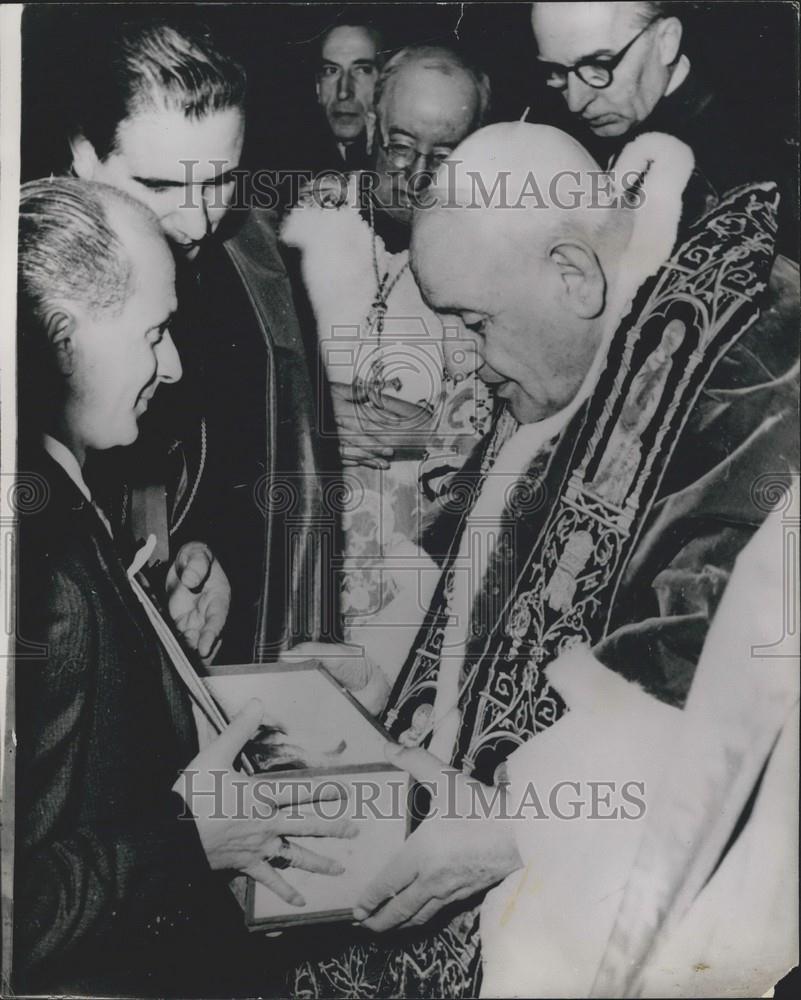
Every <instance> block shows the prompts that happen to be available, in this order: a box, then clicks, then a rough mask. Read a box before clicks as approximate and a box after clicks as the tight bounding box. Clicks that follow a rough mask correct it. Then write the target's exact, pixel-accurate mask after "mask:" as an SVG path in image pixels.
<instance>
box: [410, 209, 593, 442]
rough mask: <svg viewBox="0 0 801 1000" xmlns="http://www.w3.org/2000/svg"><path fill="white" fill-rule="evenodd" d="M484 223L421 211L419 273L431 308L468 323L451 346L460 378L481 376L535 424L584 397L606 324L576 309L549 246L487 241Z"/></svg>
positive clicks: (415, 264)
mask: <svg viewBox="0 0 801 1000" xmlns="http://www.w3.org/2000/svg"><path fill="white" fill-rule="evenodd" d="M475 216H476V213H471V212H470V210H469V209H465V210H453V209H447V208H443V209H441V210H438V211H435V212H432V213H427V212H425V211H421V212H419V213H418V214H417V216H416V218H415V226H414V238H413V242H412V268H413V271H414V274H415V277H416V278H417V281H418V284H419V285H420V289H421V291H422V293H423V296H424V298H425V299H426V301H427V302H428V303H429V305H430V306H431V307H432V308H433V309H435V310H436V311H438V312H441V313H445V314H452V315H456V316H458V317H459V318H460V319H461V321H462V324H463V325H464V328H465V335H464V339H463V340H461V341H458V342H457V341H454V342H451V343H446V345H445V346H446V352H445V353H446V364H447V366H448V368H449V370H450V371H451V373H452V374H456V372H459V373H461V374H466V373H468V372H471V371H477V372H478V375H479V377H480V378H481V379H482V380H483V381H484V382H486V383H487V384H488V385H490V386H492V387H493V388H494V390H495V392H496V394H497V395H498V396H499V397H500V398H502V399H505V400H506V401H507V402H508V405H509V408H510V409H511V411H512V413H513V414H514V416H515V417H516V418H517V419H518V420H519V421H521V423H534V422H537V421H540V420H543V419H545V418H546V417H548V416H551V415H552V414H554V413H557V412H558V411H559V410H561V409H563V408H564V407H565V406H566V405H567V404H568V403H569V402H570V401H571V400H572V399H573V397H574V396H575V395H576V393H577V391H578V389H579V387H580V386H581V383H582V382H583V380H584V377H585V376H586V374H587V372H588V371H589V369H590V366H591V364H592V361H593V359H594V357H595V354H596V352H597V350H598V345H599V332H598V326H597V324H596V323H594V322H588V321H587V320H586V319H582V318H581V317H579V316H577V315H576V311H575V310H574V309H573V308H571V305H570V301H569V296H566V295H565V285H564V271H563V270H560V267H559V266H557V264H556V263H555V262H554V260H552V259H551V257H550V255H549V253H548V252H547V251H546V249H545V248H542V250H540V251H537V250H534V251H532V252H529V251H528V250H526V251H523V250H521V248H520V247H518V246H515V245H514V244H513V243H512V242H511V241H508V240H506V239H505V237H504V236H503V234H502V233H499V232H498V231H497V230H495V231H494V232H493V234H492V235H490V236H487V233H486V232H484V231H482V229H481V226H480V224H479V223H478V221H477V219H476V218H475Z"/></svg>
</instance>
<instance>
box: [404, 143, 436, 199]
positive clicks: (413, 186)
mask: <svg viewBox="0 0 801 1000" xmlns="http://www.w3.org/2000/svg"><path fill="white" fill-rule="evenodd" d="M433 176H434V171H433V170H431V169H430V167H429V155H428V154H427V153H418V154H417V156H416V157H415V158H414V160H413V161H412V162H411V163H410V164H409V166H408V167H407V168H406V185H407V187H408V188H409V191H410V193H411V194H414V195H417V194H421V193H422V192H423V191H425V189H426V188H427V187H428V186H429V184H430V183H431V179H432V178H433Z"/></svg>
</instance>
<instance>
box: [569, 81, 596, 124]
mask: <svg viewBox="0 0 801 1000" xmlns="http://www.w3.org/2000/svg"><path fill="white" fill-rule="evenodd" d="M595 93H596V92H595V91H594V90H593V89H592V87H589V86H587V84H586V83H584V82H583V80H580V79H579V78H578V77H577V76H576V74H575V73H568V76H567V89H566V90H565V91H564V95H565V100H566V101H567V106H568V109H569V110H570V111H571V112H572V113H573V114H574V115H575V114H579V113H580V112H582V111H583V110H584V109H585V108H586V107H587V105H588V104H589V103H590V101H592V99H593V97H594V96H595Z"/></svg>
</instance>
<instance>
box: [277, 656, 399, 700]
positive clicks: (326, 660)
mask: <svg viewBox="0 0 801 1000" xmlns="http://www.w3.org/2000/svg"><path fill="white" fill-rule="evenodd" d="M283 659H285V660H318V661H319V662H320V663H321V664H322V665H323V666H324V667H325V669H326V670H327V671H328V673H329V674H331V676H332V677H333V678H334V679H335V680H336V681H338V682H339V683H340V684H341V685H342V687H343V688H345V690H346V691H350V693H351V694H352V695H353V696H354V698H356V700H357V701H358V702H360V704H361V705H362V706H363V707H364V708H366V709H367V711H368V712H370V713H371V715H378V713H379V712H380V711H381V710H382V708H383V707H384V705H386V703H387V698H388V697H389V682H388V681H387V679H386V677H385V676H384V673H383V671H382V670H381V668H380V667H379V666H378V665H377V664H375V663H373V661H372V660H371V659H370V658H369V657H368V656H365V655H364V652H363V651H362V647H361V646H351V645H348V644H347V643H344V642H343V643H335V642H302V643H300V645H298V646H293V648H292V649H291V650H290V651H289V652H288V653H284V655H283Z"/></svg>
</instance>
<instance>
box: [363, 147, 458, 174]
mask: <svg viewBox="0 0 801 1000" xmlns="http://www.w3.org/2000/svg"><path fill="white" fill-rule="evenodd" d="M380 145H381V148H382V149H383V150H384V153H385V154H386V157H387V159H388V160H389V162H390V163H391V164H392V165H393V167H397V168H398V169H399V170H408V169H409V168H410V167H413V166H414V165H415V164H416V163H417V162H418V160H420V159H422V160H423V162H424V164H425V167H424V169H425V170H436V169H437V168H438V167H439V165H440V164H441V163H444V162H445V160H447V159H448V157H449V156H450V155H451V153H452V152H453V150H452V149H435V150H433V151H432V152H430V153H423V152H422V151H421V150H419V149H417V148H415V147H414V146H410V145H409V144H408V143H405V142H398V141H397V140H390V141H388V142H384V141H383V140H382V141H381V143H380Z"/></svg>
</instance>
